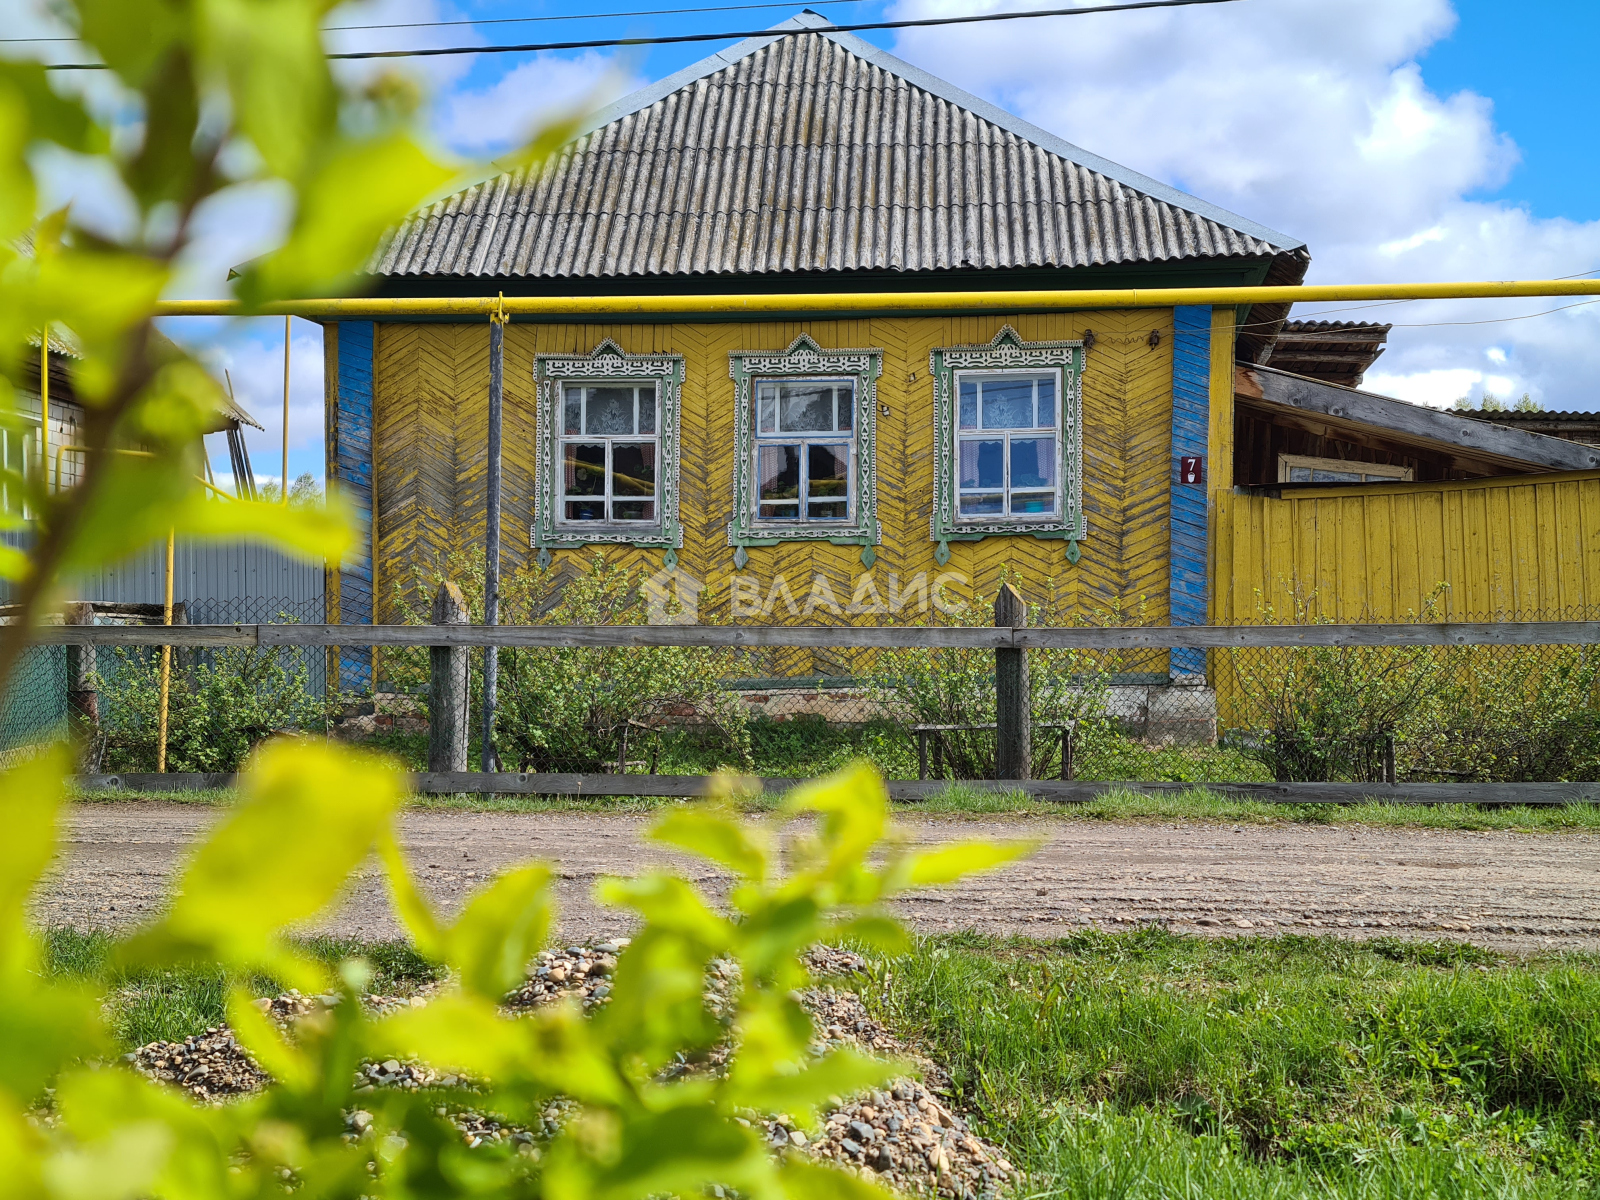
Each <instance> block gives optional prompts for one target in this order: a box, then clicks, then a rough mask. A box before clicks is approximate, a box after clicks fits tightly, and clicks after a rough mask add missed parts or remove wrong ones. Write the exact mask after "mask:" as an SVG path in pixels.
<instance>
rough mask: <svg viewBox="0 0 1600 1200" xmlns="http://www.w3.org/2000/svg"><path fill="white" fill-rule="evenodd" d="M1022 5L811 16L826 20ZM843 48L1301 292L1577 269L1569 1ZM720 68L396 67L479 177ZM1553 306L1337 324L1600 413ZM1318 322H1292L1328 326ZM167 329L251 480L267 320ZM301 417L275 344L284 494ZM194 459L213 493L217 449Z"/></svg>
mask: <svg viewBox="0 0 1600 1200" xmlns="http://www.w3.org/2000/svg"><path fill="white" fill-rule="evenodd" d="M29 2H35V0H29ZM37 2H38V3H42V0H37ZM688 2H689V0H632V2H631V3H630V2H628V0H592V2H591V3H588V4H584V5H581V6H580V5H576V4H570V3H560V2H554V0H546V2H540V0H526V2H522V3H512V2H510V0H361V3H357V4H347V5H345V6H343V7H341V8H339V9H337V10H335V11H334V13H333V14H332V15H331V16H330V18H329V24H330V25H349V24H364V23H380V22H408V21H430V20H462V19H466V18H486V17H529V16H563V15H570V14H574V13H586V12H590V13H592V12H597V11H599V12H609V11H614V10H618V9H647V8H653V7H670V6H672V5H687V4H688ZM702 2H704V0H702ZM1052 2H1053V0H1052ZM1044 6H1046V4H1045V0H850V2H848V3H835V4H824V5H816V7H817V8H818V9H819V11H822V12H823V13H824V14H825V15H827V16H829V17H831V18H832V19H834V20H835V21H837V22H840V23H844V22H847V21H851V20H874V19H880V18H881V17H884V16H923V15H954V14H958V13H969V12H974V11H990V10H995V9H1000V8H1016V9H1028V8H1033V7H1044ZM799 7H801V6H800V5H796V6H794V7H792V8H791V7H788V6H785V7H783V8H772V9H762V10H757V11H752V12H713V13H701V14H692V15H678V16H652V17H633V18H626V19H612V20H606V21H595V20H574V21H567V20H561V21H542V22H527V23H520V24H512V25H479V26H457V27H452V28H428V29H383V30H367V31H361V32H343V33H338V34H334V35H330V36H331V38H332V39H334V40H335V41H337V42H338V43H339V45H340V46H341V48H345V47H348V48H357V47H362V48H366V47H371V48H379V47H399V46H422V45H459V44H485V43H487V42H534V41H553V40H560V39H567V38H574V39H575V38H585V37H611V36H625V35H651V34H662V33H669V32H670V33H679V32H714V31H719V30H736V29H745V28H750V29H756V28H764V27H766V26H768V25H770V24H773V23H775V22H777V21H779V20H781V19H783V18H784V17H786V16H788V15H790V14H791V13H792V12H794V11H797V9H798V8H799ZM862 36H864V37H866V38H868V40H870V41H873V42H875V43H876V44H878V45H880V46H883V47H884V48H886V49H888V50H890V51H892V52H893V53H895V54H897V55H899V56H900V57H902V58H905V59H907V60H908V61H910V62H912V63H914V64H915V65H917V66H919V67H922V68H924V69H926V70H929V71H931V72H933V73H934V74H936V75H940V76H943V77H944V78H946V79H949V80H951V81H952V82H954V83H956V84H958V85H959V86H961V87H964V88H966V89H968V90H969V91H973V92H976V93H978V94H980V95H982V96H984V97H986V98H988V99H990V100H993V101H995V102H996V103H999V104H1001V105H1003V106H1005V107H1007V108H1009V109H1011V110H1012V111H1013V112H1016V113H1018V114H1019V115H1021V116H1023V117H1025V118H1026V119H1028V120H1030V121H1033V122H1034V123H1036V124H1038V125H1041V126H1043V127H1045V128H1047V129H1049V130H1051V131H1052V132H1055V133H1057V134H1060V135H1061V136H1064V137H1066V138H1067V139H1068V140H1070V141H1073V142H1076V143H1078V144H1079V145H1082V146H1084V147H1086V148H1088V149H1090V150H1093V151H1095V152H1096V153H1099V154H1103V155H1105V156H1106V157H1109V158H1111V159H1114V160H1116V161H1119V162H1123V163H1126V164H1127V165H1128V166H1130V167H1133V168H1135V169H1137V170H1140V171H1144V172H1145V173H1147V174H1150V175H1153V176H1155V177H1157V178H1161V179H1164V180H1166V181H1168V182H1171V183H1173V184H1176V185H1177V186H1179V187H1182V188H1184V189H1186V190H1188V191H1191V192H1193V193H1194V194H1196V195H1198V196H1201V197H1203V198H1205V199H1207V200H1210V201H1213V202H1215V203H1218V204H1221V205H1223V206H1224V207H1227V208H1231V209H1233V210H1234V211H1237V212H1240V213H1243V214H1245V215H1247V216H1250V217H1253V218H1255V219H1257V220H1260V221H1262V222H1264V223H1266V224H1268V225H1271V226H1274V227H1276V228H1279V229H1282V230H1284V231H1286V232H1289V233H1293V234H1295V235H1297V236H1299V237H1303V238H1304V239H1306V241H1307V242H1308V243H1309V244H1310V246H1311V249H1312V253H1313V256H1314V261H1313V266H1312V271H1311V277H1310V278H1311V280H1312V281H1313V282H1350V281H1384V280H1394V281H1402V280H1423V279H1469V278H1488V279H1502V278H1515V277H1523V278H1529V277H1547V276H1562V275H1575V274H1580V273H1585V272H1596V271H1600V165H1597V164H1600V126H1597V124H1596V122H1595V121H1594V120H1593V116H1592V113H1593V97H1592V90H1593V80H1594V76H1595V71H1594V67H1593V63H1592V55H1593V47H1594V46H1595V45H1596V44H1600V2H1596V0H1534V2H1531V3H1528V2H1525V3H1522V4H1516V5H1511V4H1506V3H1505V2H1504V0H1239V2H1238V3H1231V4H1222V5H1217V6H1214V7H1205V8H1198V7H1197V8H1180V9H1171V10H1162V11H1153V12H1152V11H1146V12H1125V13H1106V14H1100V15H1092V16H1084V17H1074V18H1056V19H1045V20H1027V21H1015V22H997V23H991V24H985V25H978V26H966V27H954V28H943V29H926V30H908V31H884V32H880V33H867V34H863V35H862ZM727 44H728V43H699V44H690V45H683V46H669V47H653V48H648V49H633V50H628V51H623V52H620V53H619V52H614V51H588V52H580V53H564V54H544V55H527V54H519V55H511V54H506V55H473V56H465V57H457V58H433V59H424V60H411V69H413V70H415V71H417V72H418V73H419V74H420V75H421V77H422V78H423V80H424V81H425V85H426V86H427V87H428V88H429V90H430V92H431V95H432V97H433V100H432V109H431V114H430V119H431V122H432V126H433V129H434V130H435V133H436V135H437V136H438V138H439V139H440V140H441V141H442V142H444V143H445V144H447V145H449V146H451V147H452V148H453V149H455V151H456V152H457V153H459V154H460V155H462V156H463V157H466V158H485V157H492V156H493V155H494V154H496V153H498V152H501V151H503V150H504V149H506V148H508V147H509V146H511V145H512V144H514V143H515V142H516V141H517V140H518V139H519V138H520V137H521V136H523V135H524V134H525V133H526V132H527V131H528V130H529V129H530V128H531V127H532V126H533V125H534V124H535V123H536V122H537V121H538V119H539V115H540V114H541V113H542V112H549V111H551V110H552V109H553V108H556V107H560V106H562V105H565V104H571V103H574V102H576V101H578V100H581V99H585V98H589V99H598V100H605V99H609V98H611V97H613V96H614V95H616V94H618V93H620V92H623V91H626V90H631V88H632V87H634V86H637V85H639V84H640V83H643V82H646V81H649V80H653V79H657V78H660V77H662V76H664V75H667V74H670V73H671V72H673V71H675V70H677V69H679V68H680V67H683V66H685V65H687V64H689V63H691V62H694V61H696V60H698V59H700V58H702V57H704V56H705V55H707V54H710V53H712V52H713V51H714V50H716V49H718V48H721V47H723V46H726V45H727ZM349 69H350V70H352V71H355V72H359V71H362V70H368V69H371V68H369V67H353V68H349ZM53 199H54V198H53ZM83 202H85V203H87V202H88V198H84V201H83ZM276 220H277V218H276V216H275V214H274V212H273V209H272V206H271V203H270V201H269V200H267V199H263V198H260V197H257V198H254V199H244V200H239V201H235V202H233V203H231V204H230V206H227V207H225V208H221V209H219V211H218V212H217V213H215V214H214V219H213V221H212V224H211V236H210V238H209V240H208V241H207V242H206V244H205V245H204V246H202V247H201V248H200V250H199V252H198V253H197V255H196V257H195V260H194V262H193V263H192V264H191V271H190V273H189V276H188V278H187V279H186V280H185V283H184V291H185V293H186V294H192V295H205V294H210V295H216V294H220V293H221V290H222V288H223V287H224V283H223V280H224V277H225V269H226V266H227V265H228V264H230V263H233V262H238V261H240V260H241V259H242V258H244V257H247V256H248V255H249V254H251V253H255V252H258V251H259V250H260V249H261V248H263V247H264V246H265V245H267V244H270V239H271V237H272V231H273V229H274V227H275V223H276ZM1558 304H1559V302H1554V303H1553V302H1546V301H1531V302H1529V301H1524V302H1518V303H1511V302H1500V303H1487V302H1470V303H1446V302H1432V303H1421V302H1417V303H1407V304H1399V305H1388V306H1384V307H1380V308H1376V309H1362V310H1360V315H1361V316H1362V317H1364V318H1367V317H1370V318H1374V319H1382V320H1386V321H1393V322H1395V323H1396V328H1395V330H1394V332H1393V334H1392V335H1391V338H1390V349H1389V351H1388V352H1387V353H1386V354H1385V356H1384V357H1383V359H1382V360H1380V362H1379V363H1378V365H1377V366H1376V367H1375V369H1374V370H1373V372H1372V373H1371V374H1369V376H1368V381H1367V382H1368V386H1369V387H1371V388H1372V389H1373V390H1378V391H1383V392H1386V393H1387V394H1391V395H1397V396H1401V397H1403V398H1405V399H1409V400H1413V401H1416V402H1419V403H1427V404H1434V405H1443V404H1449V403H1451V402H1453V401H1454V400H1455V399H1457V398H1458V397H1460V396H1462V395H1470V396H1473V397H1474V398H1476V397H1477V396H1480V395H1482V394H1483V393H1484V392H1490V393H1493V394H1495V395H1499V396H1502V397H1506V398H1514V397H1516V396H1518V395H1520V394H1522V393H1523V392H1525V391H1526V392H1529V393H1530V394H1532V395H1533V396H1534V397H1535V398H1536V399H1538V400H1540V401H1542V402H1543V403H1545V404H1546V405H1547V406H1548V407H1553V408H1578V409H1593V408H1600V387H1597V386H1596V384H1595V382H1594V381H1595V380H1596V379H1597V378H1600V305H1593V306H1584V307H1581V308H1577V309H1569V310H1567V311H1563V312H1559V313H1553V314H1550V315H1546V316H1531V315H1530V314H1535V313H1540V312H1543V311H1544V310H1546V309H1550V308H1555V307H1558ZM1302 307H1304V306H1302ZM1346 308H1347V306H1324V307H1322V308H1315V309H1305V311H1303V312H1297V315H1301V316H1308V317H1309V316H1323V317H1333V316H1338V315H1340V313H1341V312H1342V311H1345V310H1346ZM1513 318H1514V319H1513ZM172 332H173V333H174V335H175V336H179V337H182V338H183V339H184V340H185V341H187V342H189V343H190V344H193V345H196V346H197V347H199V348H200V349H202V350H203V351H204V352H205V353H206V354H207V355H208V356H209V357H210V359H211V361H212V362H213V363H214V364H215V365H216V366H217V367H218V368H219V373H220V370H221V369H222V368H226V369H227V370H229V371H230V373H231V375H232V378H233V381H234V384H235V386H236V388H237V390H238V393H239V396H240V399H241V400H242V401H243V402H244V403H245V404H246V405H247V406H248V407H249V408H250V409H251V410H252V411H253V412H255V413H256V414H257V416H258V417H259V418H260V419H261V421H262V423H263V424H264V425H266V426H267V427H268V429H267V432H265V433H263V434H255V435H253V436H252V438H251V453H252V456H253V458H254V460H255V465H256V469H257V471H258V474H260V475H263V476H274V477H275V476H276V475H277V474H278V473H279V469H280V467H279V461H280V459H279V448H278V447H279V444H280V443H279V439H280V437H281V432H280V431H281V418H280V416H279V413H280V409H281V403H282V325H281V321H275V320H274V321H265V320H263V321H250V322H241V323H236V324H232V325H229V324H227V323H223V322H207V323H198V322H183V323H180V322H174V323H173V327H172ZM321 420H322V414H321V348H320V331H319V330H318V329H317V327H316V326H314V325H311V324H309V323H306V322H300V321H296V322H295V335H294V342H293V388H292V409H291V419H290V436H291V453H290V464H289V469H290V474H291V475H295V474H298V473H299V472H301V471H303V470H309V471H312V472H313V473H314V474H317V475H319V476H320V475H321V472H322V423H321ZM215 449H216V451H217V453H216V455H215V459H216V462H217V464H218V465H219V466H220V467H223V468H225V465H226V456H225V454H224V453H223V450H222V447H221V446H220V444H219V445H218V446H217V447H216V448H215Z"/></svg>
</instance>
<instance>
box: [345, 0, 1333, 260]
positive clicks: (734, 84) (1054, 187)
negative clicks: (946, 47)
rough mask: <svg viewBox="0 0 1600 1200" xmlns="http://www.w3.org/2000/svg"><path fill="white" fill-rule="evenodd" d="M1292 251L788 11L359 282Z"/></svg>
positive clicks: (408, 240) (459, 199) (466, 207)
mask: <svg viewBox="0 0 1600 1200" xmlns="http://www.w3.org/2000/svg"><path fill="white" fill-rule="evenodd" d="M1301 246H1302V243H1299V242H1297V241H1295V240H1293V239H1290V238H1286V237H1284V236H1283V235H1282V234H1277V233H1274V232H1273V231H1272V230H1270V229H1266V228H1265V227H1263V226H1260V225H1257V224H1255V223H1254V222H1251V221H1247V220H1245V219H1244V218H1240V217H1235V216H1233V215H1232V214H1229V213H1226V212H1224V211H1222V210H1220V209H1216V208H1214V207H1213V206H1210V205H1207V204H1205V203H1204V202H1202V201H1199V200H1196V199H1195V198H1193V197H1190V196H1185V195H1184V194H1183V193H1181V192H1178V191H1176V190H1175V189H1173V188H1170V187H1167V186H1166V185H1164V184H1160V183H1158V182H1156V181H1155V180H1151V179H1147V178H1146V177H1144V176H1141V175H1138V174H1136V173H1135V172H1131V171H1128V170H1127V169H1126V168H1122V167H1118V166H1116V165H1115V164H1112V163H1108V162H1107V161H1106V160H1104V159H1100V158H1098V157H1096V156H1094V155H1090V154H1088V153H1086V152H1084V151H1082V150H1079V149H1078V148H1077V147H1075V146H1072V145H1070V144H1069V143H1067V142H1063V141H1061V140H1060V139H1059V138H1056V137H1054V136H1053V135H1051V134H1048V133H1046V132H1045V131H1043V130H1039V129H1036V128H1034V127H1033V126H1030V125H1028V124H1027V123H1026V122H1023V121H1020V120H1018V119H1017V118H1016V117H1013V116H1011V115H1010V114H1008V113H1004V112H1003V111H1001V110H999V109H997V108H995V107H994V106H993V105H990V104H988V103H987V102H986V101H983V100H980V99H978V98H977V97H975V96H970V95H968V94H967V93H965V92H961V91H960V90H959V89H957V88H955V87H953V86H952V85H950V84H947V83H944V82H943V81H941V80H937V79H934V78H932V77H931V76H928V75H926V74H925V73H924V72H921V71H919V70H917V69H916V68H914V67H911V66H910V65H909V64H906V63H902V62H900V61H899V60H898V59H895V58H893V57H892V56H890V55H887V54H885V53H884V52H883V51H881V50H878V49H877V48H876V47H873V46H871V45H869V44H868V43H866V42H863V41H861V40H860V39H859V38H855V37H852V36H850V35H848V34H842V33H838V32H837V31H830V27H829V26H828V24H827V22H826V21H825V20H824V19H823V18H820V17H817V16H816V15H815V14H811V13H804V14H801V16H799V17H797V18H794V19H793V20H791V21H789V22H786V23H785V26H783V27H780V31H779V32H775V33H774V35H773V36H771V37H762V38H753V39H750V40H749V41H747V42H745V43H742V44H741V45H740V46H737V47H734V48H733V49H732V50H730V51H724V52H722V53H721V54H718V55H713V56H712V57H711V58H709V59H707V60H705V61H704V62H703V63H701V64H697V65H696V66H695V67H691V68H689V69H687V70H685V71H682V72H679V73H678V75H676V76H673V77H672V78H670V79H667V80H663V81H661V82H660V83H658V84H655V85H653V86H652V87H650V88H646V89H644V90H643V91H641V92H639V93H636V94H635V95H634V96H632V97H629V98H627V99H625V100H623V101H619V102H618V103H617V104H615V105H613V106H612V107H611V108H610V109H608V110H606V111H604V112H602V113H601V114H599V115H598V123H597V125H596V126H595V127H594V128H592V129H590V130H589V131H588V132H586V133H585V134H583V135H582V136H581V137H579V138H577V139H576V140H575V141H574V142H573V143H572V144H571V145H569V146H568V147H567V148H566V149H565V150H564V151H563V152H562V153H561V155H560V156H559V157H558V159H557V160H556V161H555V162H554V163H553V164H551V165H550V167H549V168H548V169H547V170H545V171H544V172H543V173H541V174H539V175H537V176H535V177H529V176H528V175H525V174H524V173H522V172H516V173H511V174H505V175H500V176H498V177H496V178H493V179H490V180H487V181H486V182H484V183H481V184H479V185H477V186H475V187H472V188H469V189H468V190H466V191H463V192H460V193H458V194H456V195H454V196H452V197H450V198H449V199H447V200H443V201H440V202H439V203H437V204H435V205H433V206H432V207H430V208H428V209H426V210H424V211H423V212H421V213H418V214H417V215H416V216H414V217H412V218H411V219H409V220H408V221H407V222H406V223H405V224H404V225H402V226H401V227H400V228H399V229H398V230H397V231H395V233H394V234H393V235H391V236H390V237H389V238H388V239H386V241H385V243H384V244H383V246H382V247H380V249H379V251H378V252H377V254H376V255H375V257H374V259H373V261H372V263H371V265H370V269H371V270H372V271H373V272H374V273H376V274H380V275H386V276H391V277H393V276H457V277H461V276H474V277H489V278H494V277H544V278H560V277H591V278H596V277H608V276H661V275H685V274H763V273H771V272H784V273H787V272H802V271H865V270H871V271H884V270H888V271H928V270H985V269H987V270H1008V269H1010V270H1014V269H1019V268H1040V267H1054V268H1070V267H1086V266H1101V265H1113V264H1126V263H1155V262H1170V261H1175V260H1182V259H1197V258H1217V257H1251V258H1261V257H1272V256H1275V255H1278V254H1280V253H1281V252H1284V251H1286V250H1287V251H1295V250H1299V249H1300V247H1301ZM1301 270H1302V271H1303V267H1302V268H1301Z"/></svg>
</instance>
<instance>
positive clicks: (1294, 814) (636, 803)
mask: <svg viewBox="0 0 1600 1200" xmlns="http://www.w3.org/2000/svg"><path fill="white" fill-rule="evenodd" d="M234 796H235V793H234V792H232V791H229V790H216V789H208V790H205V791H193V792H177V791H174V792H148V791H147V792H122V791H117V792H108V791H85V792H80V793H79V794H78V797H77V798H78V799H79V800H80V801H82V802H85V803H91V804H98V803H127V802H130V801H138V800H146V801H148V800H159V801H169V802H173V803H179V804H196V805H202V806H204V805H219V804H227V803H231V802H232V800H233V799H234ZM775 802H776V800H775V798H774V797H751V798H749V799H748V800H746V801H745V805H744V807H745V809H746V811H749V812H761V811H765V810H766V809H769V808H771V807H772V806H773V804H774V803H775ZM681 803H683V801H680V800H670V799H665V798H662V797H652V796H480V795H468V794H461V795H449V796H415V797H413V798H412V800H411V806H412V807H413V808H416V809H421V810H430V809H442V810H446V811H453V812H507V813H543V812H593V813H639V812H653V811H655V810H657V809H661V808H664V807H667V806H669V805H672V804H681ZM895 808H896V809H897V810H899V811H900V812H904V813H934V814H939V815H943V816H971V817H986V816H1018V817H1046V818H1051V819H1055V820H1069V821H1071V820H1076V821H1143V820H1186V821H1228V822H1231V823H1233V824H1236V825H1237V824H1281V823H1291V824H1305V825H1371V826H1395V827H1408V828H1421V829H1467V830H1520V831H1524V832H1562V831H1596V830H1600V805H1593V804H1575V805H1568V806H1563V807H1549V806H1546V807H1514V806H1506V805H1478V804H1439V805H1423V804H1348V805H1336V804H1263V803H1260V802H1258V801H1254V800H1243V799H1239V798H1237V797H1234V796H1230V795H1228V794H1227V793H1225V792H1221V791H1216V790H1213V789H1210V788H1205V787H1196V788H1191V789H1186V790H1184V791H1181V792H1159V793H1150V792H1140V791H1137V790H1135V789H1133V788H1131V787H1130V788H1117V789H1115V790H1113V791H1108V792H1106V793H1104V794H1103V795H1101V796H1099V797H1097V798H1096V799H1094V800H1091V801H1085V802H1083V803H1077V804H1061V803H1058V802H1054V801H1049V800H1035V799H1032V798H1031V797H1029V796H1026V795H1024V794H1023V793H1021V792H990V791H982V790H979V789H976V788H970V787H963V786H962V785H961V784H959V783H953V784H951V785H950V787H949V788H948V789H946V790H945V791H944V792H942V793H940V794H939V795H937V796H935V797H933V798H932V799H930V800H923V801H918V802H916V803H897V804H896V805H895Z"/></svg>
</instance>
